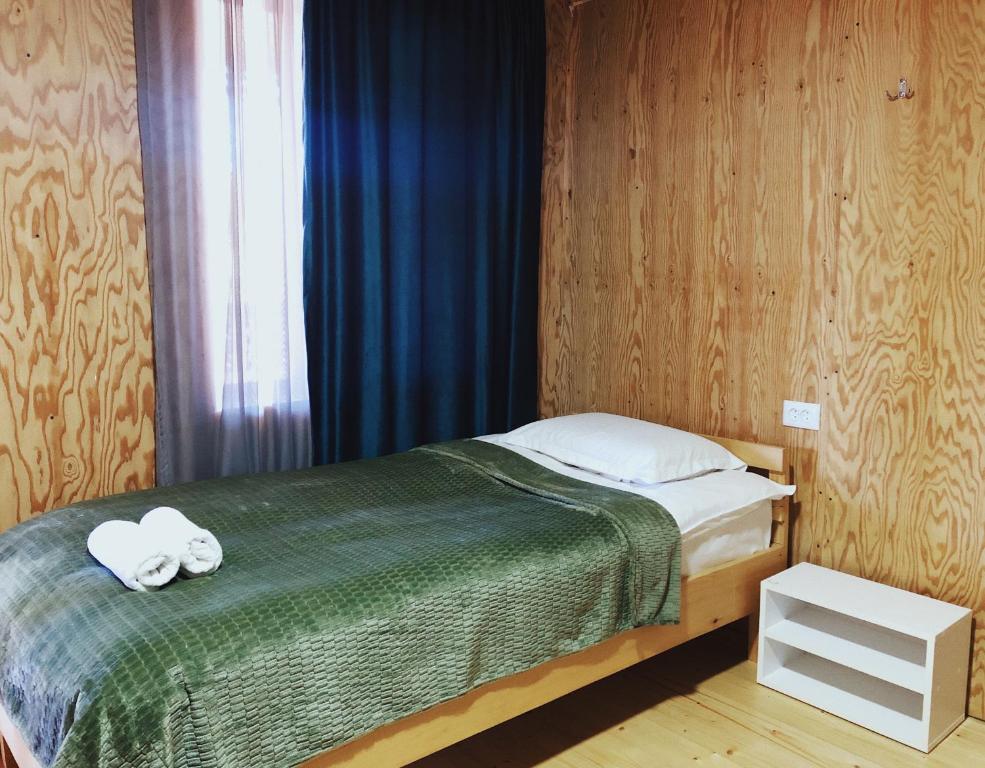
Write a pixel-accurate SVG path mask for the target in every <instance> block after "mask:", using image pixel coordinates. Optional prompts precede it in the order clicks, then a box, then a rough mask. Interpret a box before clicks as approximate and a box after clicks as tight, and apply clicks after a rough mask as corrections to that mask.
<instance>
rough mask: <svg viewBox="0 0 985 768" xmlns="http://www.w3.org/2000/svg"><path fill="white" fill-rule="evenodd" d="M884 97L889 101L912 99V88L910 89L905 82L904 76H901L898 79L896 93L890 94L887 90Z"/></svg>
mask: <svg viewBox="0 0 985 768" xmlns="http://www.w3.org/2000/svg"><path fill="white" fill-rule="evenodd" d="M886 98H888V99H889V100H890V101H896V100H898V99H912V98H913V90H911V88H910V87H909V86H908V85H907V84H906V78H905V77H901V78H900V79H899V91H898V92H897V93H895V94H892V93H890V92H889V91H886Z"/></svg>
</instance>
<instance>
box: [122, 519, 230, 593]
mask: <svg viewBox="0 0 985 768" xmlns="http://www.w3.org/2000/svg"><path fill="white" fill-rule="evenodd" d="M140 527H141V528H143V529H145V530H146V531H147V532H148V533H149V534H150V535H151V536H153V537H154V538H155V539H156V540H157V541H160V542H161V546H163V547H165V548H166V549H167V550H168V551H169V552H172V553H173V554H174V555H176V556H177V558H178V560H179V561H180V563H181V573H182V575H184V576H188V577H189V578H194V577H195V576H208V575H209V574H210V573H215V572H216V570H218V568H219V566H220V565H221V564H222V547H221V546H220V545H219V540H218V539H216V537H215V536H213V535H212V532H211V531H207V530H206V529H205V528H200V527H199V526H197V525H195V523H193V522H192V521H191V520H189V519H188V518H187V517H185V516H184V515H183V514H181V512H179V511H178V510H177V509H175V508H174V507H156V508H154V509H152V510H151V511H150V512H148V513H147V514H146V515H144V516H143V518H142V519H141V521H140Z"/></svg>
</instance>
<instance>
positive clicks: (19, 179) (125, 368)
mask: <svg viewBox="0 0 985 768" xmlns="http://www.w3.org/2000/svg"><path fill="white" fill-rule="evenodd" d="M0 82H2V83H3V86H2V87H0V489H2V491H3V492H2V493H0V530H2V529H4V528H7V527H9V526H11V525H13V524H15V523H17V522H19V521H22V520H25V519H27V518H28V517H29V516H31V515H32V514H36V513H38V512H41V511H44V510H47V509H51V508H52V507H55V506H59V505H63V504H66V503H69V502H72V501H75V500H79V499H83V498H90V497H93V496H100V495H105V494H108V493H114V492H118V491H123V490H128V489H133V488H139V487H145V486H149V485H151V484H153V480H154V471H153V466H154V464H153V458H154V434H153V413H154V384H153V368H152V358H151V354H152V353H151V318H150V299H149V289H148V282H147V279H148V269H147V253H146V245H145V240H144V209H143V190H142V182H141V172H140V144H139V137H138V129H137V103H136V76H135V65H134V49H133V22H132V18H131V10H130V3H129V0H71V1H70V2H68V1H66V2H42V1H41V0H36V1H35V2H31V1H29V0H0Z"/></svg>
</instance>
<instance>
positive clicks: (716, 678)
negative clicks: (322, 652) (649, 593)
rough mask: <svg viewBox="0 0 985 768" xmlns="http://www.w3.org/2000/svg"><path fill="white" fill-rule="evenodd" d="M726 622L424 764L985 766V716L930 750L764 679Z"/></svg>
mask: <svg viewBox="0 0 985 768" xmlns="http://www.w3.org/2000/svg"><path fill="white" fill-rule="evenodd" d="M731 630H732V628H730V627H729V628H725V629H723V630H720V631H718V632H716V633H713V634H712V635H711V636H708V637H704V638H699V639H698V640H696V641H693V642H692V643H689V644H688V645H685V646H683V647H681V648H678V649H675V650H673V651H669V652H668V653H666V654H663V655H662V656H659V657H657V658H655V659H652V660H650V661H648V662H644V663H643V664H639V665H637V666H636V667H633V668H632V669H629V670H627V671H625V672H623V673H620V674H618V675H615V676H614V677H612V678H609V679H607V680H604V681H602V682H600V683H596V684H595V685H593V686H590V687H589V688H586V689H583V690H581V691H578V692H576V693H573V694H571V695H570V696H566V697H565V698H563V699H560V700H559V701H556V702H554V703H553V704H549V705H547V706H545V707H541V708H540V709H538V710H535V711H534V712H531V713H529V714H527V715H524V716H522V717H519V718H516V719H515V720H512V721H510V722H509V723H506V724H505V725H502V726H500V727H498V728H494V729H492V730H490V731H487V732H485V733H483V734H480V735H478V736H475V737H474V738H472V739H469V740H468V741H465V742H462V743H461V744H458V745H455V746H454V747H450V748H448V749H446V750H445V751H443V752H440V753H438V754H437V755H434V756H433V757H430V758H428V759H426V760H421V761H420V762H417V763H414V766H413V768H493V766H495V767H497V768H534V766H543V768H664V767H665V766H666V767H669V768H672V767H673V766H679V765H680V766H685V765H687V766H704V765H707V766H761V767H762V768H777V767H778V766H782V768H796V767H797V766H824V767H825V768H828V766H857V767H858V768H886V767H887V766H893V768H895V766H911V765H914V766H916V765H932V766H956V767H959V768H971V767H972V766H978V765H985V722H981V721H978V720H966V721H965V723H964V724H963V725H962V726H960V727H959V728H958V729H957V730H956V731H955V732H954V733H953V734H951V736H950V737H948V738H947V739H945V740H944V742H943V743H942V744H941V745H940V746H938V747H937V749H935V750H934V751H933V753H931V754H930V755H924V754H922V753H920V752H917V751H915V750H912V749H910V748H908V747H904V746H903V745H901V744H897V743H896V742H894V741H890V740H889V739H886V738H883V737H881V736H877V735H876V734H874V733H871V732H869V731H866V730H865V729H863V728H859V727H858V726H855V725H852V724H851V723H847V722H845V721H843V720H840V719H839V718H837V717H834V716H832V715H829V714H827V713H824V712H821V711H819V710H816V709H814V708H813V707H809V706H807V705H806V704H802V703H800V702H798V701H795V700H793V699H790V698H787V697H786V696H784V695H782V694H779V693H776V692H775V691H770V690H768V689H766V688H763V687H762V686H760V685H757V684H756V667H755V665H754V664H752V662H748V661H745V660H744V648H743V641H744V635H743V634H740V633H739V632H738V631H731Z"/></svg>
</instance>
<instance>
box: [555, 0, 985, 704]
mask: <svg viewBox="0 0 985 768" xmlns="http://www.w3.org/2000/svg"><path fill="white" fill-rule="evenodd" d="M547 8H548V17H549V62H548V66H549V70H548V77H549V85H548V91H549V92H548V109H547V130H546V139H545V141H546V144H545V160H544V163H545V174H544V200H543V252H542V283H541V289H542V294H541V296H542V307H541V380H540V403H541V410H542V412H543V413H544V414H545V415H553V414H560V413H567V412H574V411H579V410H586V409H602V410H609V411H615V412H619V413H625V414H628V415H634V416H641V417H644V418H648V419H652V420H656V421H661V422H664V423H668V424H672V425H675V426H680V427H685V428H690V429H694V430H699V431H704V432H713V433H718V434H723V435H731V436H736V437H742V438H754V439H759V440H762V441H768V442H776V443H779V444H782V445H786V446H789V447H791V448H792V449H793V450H792V452H791V458H792V467H793V470H794V475H795V481H796V482H797V483H798V485H799V494H798V502H797V504H796V507H795V513H796V523H795V541H794V550H793V551H794V557H795V558H796V559H797V560H810V561H812V562H816V563H820V564H822V565H827V566H831V567H835V568H839V569H841V570H845V571H849V572H853V573H858V574H862V575H864V576H867V577H870V578H874V579H878V580H880V581H884V582H887V583H891V584H895V585H898V586H901V587H904V588H907V589H911V590H916V591H918V592H922V593H925V594H929V595H933V596H936V597H939V598H942V599H945V600H950V601H953V602H957V603H960V604H963V605H967V606H970V607H972V608H973V609H974V610H975V619H976V627H977V628H976V635H975V652H974V657H973V679H972V688H971V699H970V711H971V713H972V714H975V715H977V716H979V717H982V716H983V715H985V77H983V76H982V71H981V62H983V61H985V4H982V3H981V2H976V1H975V0H950V1H949V2H931V1H930V0H925V1H924V2H917V1H915V0H914V1H913V2H904V1H901V2H890V1H889V0H872V1H869V2H850V1H849V0H742V2H738V0H697V1H695V0H591V2H589V3H587V4H584V5H582V6H580V7H578V8H577V9H576V10H575V12H574V14H573V15H572V14H569V12H568V10H567V3H566V2H564V0H548V2H547ZM901 74H905V75H907V76H908V77H909V78H910V82H911V85H912V86H913V88H914V89H915V92H916V95H915V97H914V98H913V99H911V100H909V101H900V102H896V103H890V102H889V101H888V100H887V98H886V96H885V94H884V91H885V90H886V89H895V87H896V83H897V80H898V78H899V77H900V75H901ZM784 398H790V399H798V400H808V401H816V402H820V403H821V405H822V413H823V419H822V421H823V426H822V429H821V431H820V432H819V433H814V432H805V431H800V430H793V429H788V428H784V427H782V426H781V423H780V418H781V415H780V412H781V401H782V400H783V399H784Z"/></svg>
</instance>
